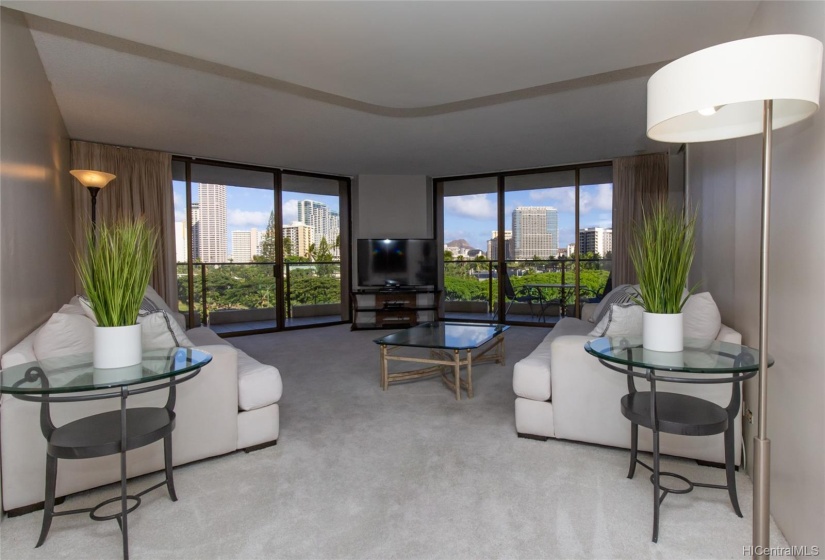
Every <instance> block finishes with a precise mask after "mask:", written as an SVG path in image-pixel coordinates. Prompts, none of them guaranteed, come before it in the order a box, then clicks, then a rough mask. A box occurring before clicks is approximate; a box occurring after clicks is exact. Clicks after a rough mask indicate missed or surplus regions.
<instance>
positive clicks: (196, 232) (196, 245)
mask: <svg viewBox="0 0 825 560" xmlns="http://www.w3.org/2000/svg"><path fill="white" fill-rule="evenodd" d="M192 260H195V261H196V260H202V259H201V206H200V204H198V203H197V202H193V203H192Z"/></svg>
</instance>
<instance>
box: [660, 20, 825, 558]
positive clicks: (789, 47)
mask: <svg viewBox="0 0 825 560" xmlns="http://www.w3.org/2000/svg"><path fill="white" fill-rule="evenodd" d="M821 73H822V43H821V42H819V41H818V40H816V39H813V38H811V37H806V36H804V35H766V36H762V37H753V38H750V39H743V40H740V41H733V42H731V43H724V44H722V45H717V46H715V47H710V48H707V49H704V50H701V51H698V52H695V53H693V54H690V55H687V56H685V57H683V58H680V59H678V60H675V61H674V62H671V63H670V64H668V65H667V66H665V67H664V68H662V69H661V70H659V71H658V72H656V73H655V74H654V75H653V76H652V77H651V78H650V80H649V81H648V83H647V135H648V136H649V137H650V138H652V139H654V140H659V141H662V142H670V143H682V142H708V141H713V140H725V139H729V138H739V137H742V136H750V135H753V134H760V133H761V134H762V237H761V257H762V258H761V264H760V270H759V281H760V285H759V406H758V412H759V417H758V428H757V436H756V437H755V438H754V477H753V497H754V499H753V546H754V549H753V550H754V557H763V556H764V557H767V553H768V550H767V549H768V547H769V546H770V440H769V439H768V437H767V426H768V419H767V405H768V378H767V362H768V360H767V356H768V295H769V282H768V258H769V254H768V248H769V238H770V235H769V233H770V203H771V135H772V130H773V129H776V128H782V127H784V126H788V125H791V124H793V123H796V122H798V121H801V120H803V119H806V118H808V117H810V116H811V115H813V114H814V113H815V112H816V110H817V109H818V108H819V87H820V82H821ZM757 552H758V554H757Z"/></svg>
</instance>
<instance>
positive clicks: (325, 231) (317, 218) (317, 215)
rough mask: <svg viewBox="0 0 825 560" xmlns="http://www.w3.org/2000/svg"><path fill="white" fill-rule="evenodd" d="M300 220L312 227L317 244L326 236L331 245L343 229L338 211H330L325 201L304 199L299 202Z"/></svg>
mask: <svg viewBox="0 0 825 560" xmlns="http://www.w3.org/2000/svg"><path fill="white" fill-rule="evenodd" d="M298 221H299V222H302V223H304V224H306V225H308V226H309V227H310V228H312V234H313V238H314V240H315V241H314V242H315V244H318V243H320V242H321V239H323V238H326V240H327V243H329V245H330V247H331V246H332V245H333V243H335V238H336V237H337V236H338V233H339V232H340V231H341V219H340V216H339V215H338V213H337V212H330V210H329V207H328V206H327V205H326V204H324V203H323V202H317V201H315V200H302V201H300V202H299V203H298Z"/></svg>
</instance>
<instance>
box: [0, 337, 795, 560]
mask: <svg viewBox="0 0 825 560" xmlns="http://www.w3.org/2000/svg"><path fill="white" fill-rule="evenodd" d="M546 332H547V331H546V330H544V329H539V328H526V327H521V328H512V329H511V330H509V331H508V333H507V358H508V359H507V365H506V366H505V367H502V366H500V365H496V364H486V365H483V366H478V367H476V368H474V375H473V378H474V386H475V398H473V399H472V400H468V399H466V398H464V399H462V400H461V401H460V402H457V401H456V400H455V399H454V396H453V394H451V393H450V392H449V391H448V390H447V389H446V388H445V387H444V385H443V384H442V382H441V381H440V379H438V378H433V379H428V380H421V381H417V382H412V383H407V384H404V385H393V386H391V387H390V389H389V391H387V392H383V391H381V389H380V387H379V385H378V377H379V375H378V371H379V364H378V348H377V346H376V345H375V344H373V343H372V339H373V338H376V337H378V336H381V335H382V334H386V332H385V331H372V332H370V331H360V332H350V331H349V327H348V326H346V325H343V326H336V327H328V328H322V329H311V330H302V331H293V332H288V333H282V334H275V335H271V334H270V335H257V336H250V337H243V338H233V339H231V341H232V343H233V344H235V345H237V346H238V347H240V348H243V349H244V350H246V351H247V352H248V353H249V354H250V355H252V356H254V357H256V358H258V359H260V360H261V361H263V362H266V363H270V364H274V365H276V366H277V367H278V368H279V369H280V370H281V375H282V376H283V380H284V396H283V398H282V399H281V438H280V440H279V443H278V445H277V446H276V447H271V448H268V449H265V450H261V451H258V452H255V453H251V454H244V453H236V454H232V455H229V456H225V457H221V458H216V459H211V460H208V461H203V462H200V463H196V464H193V465H187V466H183V467H180V468H176V469H175V485H176V487H177V491H178V496H179V498H180V499H179V501H178V502H177V503H172V502H171V501H170V500H169V499H168V497H167V495H166V494H165V493H164V492H163V491H156V492H152V493H150V494H148V495H147V496H145V497H144V501H143V502H144V503H143V505H142V506H141V508H140V509H138V510H137V511H136V512H135V513H134V514H133V515H131V516H130V517H129V529H130V530H129V534H130V540H131V549H130V552H131V557H132V558H133V559H136V560H139V559H160V558H174V559H213V558H214V559H217V558H313V559H314V558H375V559H385V558H633V559H637V558H667V559H679V558H691V559H693V558H742V557H743V546H745V545H748V544H750V541H751V508H752V494H751V481H750V478H748V477H747V475H745V474H738V475H737V477H738V489H739V497H740V504H741V506H742V511H743V512H744V513H745V518H744V519H740V518H738V517H736V515H735V514H734V513H733V511H732V509H731V507H730V503H729V502H728V497H727V493H726V492H722V491H718V490H708V489H697V490H696V491H694V492H693V493H691V494H689V495H686V496H676V495H671V496H668V498H667V499H666V500H665V502H664V504H663V508H662V518H661V529H660V537H659V543H658V544H653V543H651V542H650V534H651V523H652V505H651V501H652V489H651V485H650V482H649V481H648V478H647V476H645V475H644V473H643V472H637V475H636V478H635V479H633V480H628V479H627V478H625V474H626V471H627V462H628V453H627V451H625V450H618V449H609V448H602V447H596V446H591V445H585V444H580V443H573V442H566V441H554V440H550V441H547V442H537V441H530V440H525V439H518V438H517V437H516V435H515V427H514V420H513V400H514V396H513V391H512V384H511V379H512V367H513V363H515V361H517V360H518V359H520V358H521V357H523V356H525V355H526V354H528V353H529V352H530V351H531V350H532V349H533V348H535V346H536V345H537V344H538V343H539V341H540V340H541V339H542V338H543V336H544V335H545V334H546ZM615 406H618V403H615ZM664 466H665V468H668V469H669V470H676V471H677V472H681V473H684V474H686V475H687V476H688V477H689V478H693V479H696V480H709V481H717V482H719V483H723V482H724V471H722V470H721V469H714V468H708V467H699V466H697V465H696V464H695V463H693V462H690V461H677V460H667V461H665V465H664ZM160 478H161V476H160V475H149V476H146V477H142V478H140V479H138V480H136V481H134V482H133V483H132V486H131V488H132V489H138V490H139V489H142V488H145V487H148V486H150V485H151V484H153V483H154V482H156V481H157V480H160ZM114 492H115V489H114V487H108V488H105V489H99V490H95V491H91V492H87V493H83V494H81V495H78V496H75V497H72V498H70V499H68V500H67V501H66V504H65V505H64V506H63V507H64V508H67V507H83V506H84V505H93V504H95V503H97V502H99V501H101V500H102V499H104V498H105V497H108V496H109V495H110V494H113V493H114ZM40 522H41V513H39V512H38V513H34V514H29V515H25V516H22V517H17V518H12V519H5V520H4V521H3V523H2V524H0V554H2V557H3V559H4V560H11V559H24V558H42V559H53V558H84V559H86V558H112V559H115V558H120V557H121V547H120V533H119V531H118V528H117V524H116V523H114V522H106V523H96V522H93V521H91V520H90V519H89V518H88V517H86V516H83V515H78V516H69V517H62V518H57V519H55V521H54V523H53V524H52V529H51V533H50V534H49V537H48V539H47V541H46V543H45V544H44V545H43V546H42V547H41V548H39V549H34V548H33V547H34V544H35V541H36V540H37V535H38V532H39V528H40ZM772 530H773V536H772V544H774V545H778V546H784V545H786V544H787V543H786V542H785V540H784V538H783V537H782V535H781V533H779V531H778V530H777V529H776V527H775V525H774V526H773V529H772Z"/></svg>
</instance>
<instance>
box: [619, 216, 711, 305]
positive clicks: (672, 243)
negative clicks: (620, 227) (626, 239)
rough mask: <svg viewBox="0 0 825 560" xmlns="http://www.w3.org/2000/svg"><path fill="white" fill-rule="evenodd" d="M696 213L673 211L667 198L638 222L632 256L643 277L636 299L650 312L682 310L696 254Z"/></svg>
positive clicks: (641, 277) (638, 271)
mask: <svg viewBox="0 0 825 560" xmlns="http://www.w3.org/2000/svg"><path fill="white" fill-rule="evenodd" d="M695 232H696V213H695V212H692V213H689V214H687V215H683V214H682V213H681V212H677V211H675V210H672V209H671V208H670V207H669V206H668V203H667V201H666V200H659V201H656V202H655V203H654V204H653V207H652V209H651V210H650V211H648V212H642V219H641V221H640V222H639V223H637V224H635V225H634V228H633V240H632V241H631V243H630V246H629V253H630V259H631V261H632V262H633V267H634V268H635V269H636V276H637V277H638V280H639V294H638V296H639V297H638V298H634V301H636V303H638V304H639V305H641V306H642V307H644V309H645V311H647V312H648V313H667V314H672V313H681V311H682V307H683V306H684V305H685V302H686V301H687V298H688V297H689V296H690V294H691V293H692V292H693V291H694V290H695V289H696V287H695V286H694V287H693V288H692V289H690V290H688V292H687V294H685V293H684V290H685V286H686V285H687V279H688V273H689V272H690V267H691V265H692V264H693V256H694V254H695V240H696V236H695Z"/></svg>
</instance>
